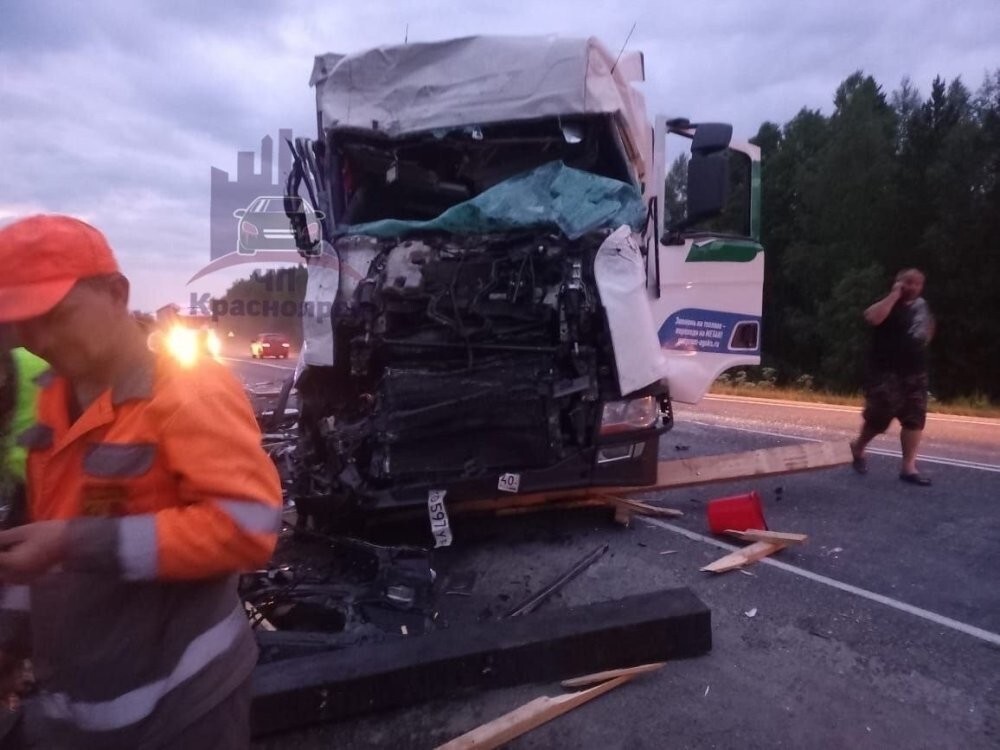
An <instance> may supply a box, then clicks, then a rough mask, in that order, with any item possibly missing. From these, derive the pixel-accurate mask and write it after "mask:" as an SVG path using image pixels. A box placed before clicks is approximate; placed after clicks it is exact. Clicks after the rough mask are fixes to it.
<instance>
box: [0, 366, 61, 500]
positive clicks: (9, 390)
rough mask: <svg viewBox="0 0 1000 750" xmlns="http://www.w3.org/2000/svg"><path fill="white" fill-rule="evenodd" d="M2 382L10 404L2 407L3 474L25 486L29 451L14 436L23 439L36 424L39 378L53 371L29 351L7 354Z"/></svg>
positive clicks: (0, 423) (0, 433) (0, 412)
mask: <svg viewBox="0 0 1000 750" xmlns="http://www.w3.org/2000/svg"><path fill="white" fill-rule="evenodd" d="M0 368H2V374H0V380H2V382H3V385H0V388H3V389H4V396H3V397H2V398H3V399H4V400H6V399H9V404H6V403H5V404H4V405H3V407H0V425H2V426H0V435H3V441H4V442H3V459H4V460H3V471H4V474H5V476H7V477H10V478H12V479H13V480H14V481H15V482H19V483H20V484H23V483H24V471H25V462H26V460H27V457H28V451H27V450H26V449H25V448H24V447H23V446H21V445H18V443H17V441H16V440H15V439H14V436H16V435H20V434H21V433H22V432H24V431H25V430H26V429H28V428H29V427H31V425H33V424H34V423H35V404H36V401H37V398H38V389H39V383H38V382H37V381H38V379H39V378H41V377H42V373H44V372H45V371H46V370H48V369H49V366H48V364H47V363H46V362H45V360H43V359H40V358H39V357H36V356H35V355H34V354H32V353H31V352H29V351H28V350H27V349H23V348H17V349H13V350H9V351H7V350H5V351H4V353H3V355H2V356H0Z"/></svg>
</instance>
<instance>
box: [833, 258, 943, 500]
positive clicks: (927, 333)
mask: <svg viewBox="0 0 1000 750" xmlns="http://www.w3.org/2000/svg"><path fill="white" fill-rule="evenodd" d="M923 290H924V274H923V273H922V272H921V271H918V270H917V269H915V268H908V269H906V270H903V271H900V272H899V273H898V274H897V275H896V282H895V283H894V284H893V285H892V291H890V292H889V294H887V295H886V296H885V297H883V298H882V299H880V300H879V301H878V302H876V303H875V304H873V305H872V306H871V307H869V308H868V309H867V310H865V320H866V321H867V322H868V324H869V325H871V326H873V327H874V332H873V335H872V343H871V349H870V351H869V355H868V375H867V379H866V382H865V410H864V414H863V418H864V424H863V425H862V427H861V434H860V435H859V436H858V438H857V439H856V440H855V441H854V442H852V443H851V453H852V454H853V455H854V464H853V465H854V469H855V471H857V472H858V473H860V474H864V473H866V472H867V471H868V463H867V461H866V460H865V448H866V447H867V445H868V443H870V442H871V441H872V440H873V439H874V438H875V437H876V436H877V435H881V434H882V433H883V432H885V431H886V430H887V429H888V428H889V424H890V423H891V422H892V420H893V419H898V420H899V424H900V427H901V428H902V430H901V432H900V442H901V443H902V448H903V465H902V467H901V469H900V473H899V478H900V479H901V480H903V481H904V482H908V483H909V484H915V485H919V486H923V487H926V486H928V485H929V484H930V483H931V480H930V479H929V478H928V477H926V476H924V475H923V474H921V473H920V472H919V471H917V448H918V447H919V446H920V437H921V435H922V434H923V430H924V424H925V423H926V420H927V346H928V344H930V341H931V339H932V338H933V337H934V317H933V316H932V315H931V311H930V307H928V305H927V302H926V300H924V298H923V297H922V296H921V294H922V293H923Z"/></svg>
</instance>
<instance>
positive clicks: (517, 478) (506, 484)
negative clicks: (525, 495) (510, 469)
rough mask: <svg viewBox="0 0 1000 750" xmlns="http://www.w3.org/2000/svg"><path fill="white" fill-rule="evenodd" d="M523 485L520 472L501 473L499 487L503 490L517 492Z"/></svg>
mask: <svg viewBox="0 0 1000 750" xmlns="http://www.w3.org/2000/svg"><path fill="white" fill-rule="evenodd" d="M520 487H521V475H520V474H501V475H500V481H499V482H497V489H498V490H500V491H501V492H517V491H518V489H519V488H520Z"/></svg>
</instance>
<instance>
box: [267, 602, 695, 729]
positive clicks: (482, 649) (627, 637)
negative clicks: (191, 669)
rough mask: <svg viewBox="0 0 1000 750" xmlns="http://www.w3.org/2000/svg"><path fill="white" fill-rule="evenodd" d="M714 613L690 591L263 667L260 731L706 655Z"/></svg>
mask: <svg viewBox="0 0 1000 750" xmlns="http://www.w3.org/2000/svg"><path fill="white" fill-rule="evenodd" d="M711 648H712V626H711V613H710V612H709V610H708V608H707V607H706V606H705V605H704V604H703V603H702V602H701V601H700V600H699V599H698V597H697V596H695V595H694V593H692V592H691V590H690V589H683V588H682V589H671V590H667V591H658V592H655V593H650V594H637V595H634V596H628V597H625V598H623V599H619V600H616V601H607V602H598V603H595V604H588V605H584V606H580V607H572V608H569V609H561V610H560V609H555V608H553V609H551V610H542V611H539V612H535V613H533V614H531V615H527V616H525V617H511V618H507V619H503V620H499V621H495V622H483V623H469V624H463V625H462V626H461V627H457V626H455V627H451V628H448V629H442V630H438V631H434V632H431V633H427V634H425V635H419V636H411V637H406V638H398V639H395V640H391V641H386V642H384V643H373V644H368V645H364V646H357V647H352V648H347V649H343V650H340V651H333V652H328V653H322V654H315V655H310V656H302V657H296V658H292V659H283V660H281V661H275V662H271V663H266V664H261V665H259V666H258V667H257V670H256V672H255V673H254V699H253V710H252V714H251V727H252V730H253V733H254V734H255V735H262V734H267V733H270V732H280V731H285V730H288V729H294V728H297V727H302V726H306V725H308V724H313V723H317V722H321V721H332V720H339V719H345V718H348V717H351V716H356V715H358V714H362V713H367V712H371V711H380V710H385V709H389V708H400V707H404V706H412V705H416V704H418V703H423V702H425V701H428V700H434V699H438V698H446V697H452V696H456V695H462V694H464V693H465V692H467V691H468V690H469V689H470V688H479V689H483V690H486V689H491V688H497V687H508V686H511V685H519V684H524V683H528V682H547V681H550V680H562V679H566V678H569V677H575V676H577V675H581V674H588V673H592V672H600V671H604V670H609V669H619V668H622V667H627V666H634V665H646V664H649V663H650V662H660V661H666V660H672V659H679V658H686V657H692V656H700V655H701V654H704V653H706V652H708V651H709V650H710V649H711Z"/></svg>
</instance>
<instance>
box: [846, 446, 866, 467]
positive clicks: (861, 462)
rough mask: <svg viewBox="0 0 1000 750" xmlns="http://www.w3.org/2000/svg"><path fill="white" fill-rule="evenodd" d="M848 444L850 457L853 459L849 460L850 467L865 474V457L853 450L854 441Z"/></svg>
mask: <svg viewBox="0 0 1000 750" xmlns="http://www.w3.org/2000/svg"><path fill="white" fill-rule="evenodd" d="M850 446H851V458H853V459H854V460H853V461H851V468H853V469H854V470H855V471H856V472H858V474H867V473H868V459H866V458H865V457H864V456H859V455H858V454H857V453H856V452H855V450H854V443H851V444H850Z"/></svg>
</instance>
